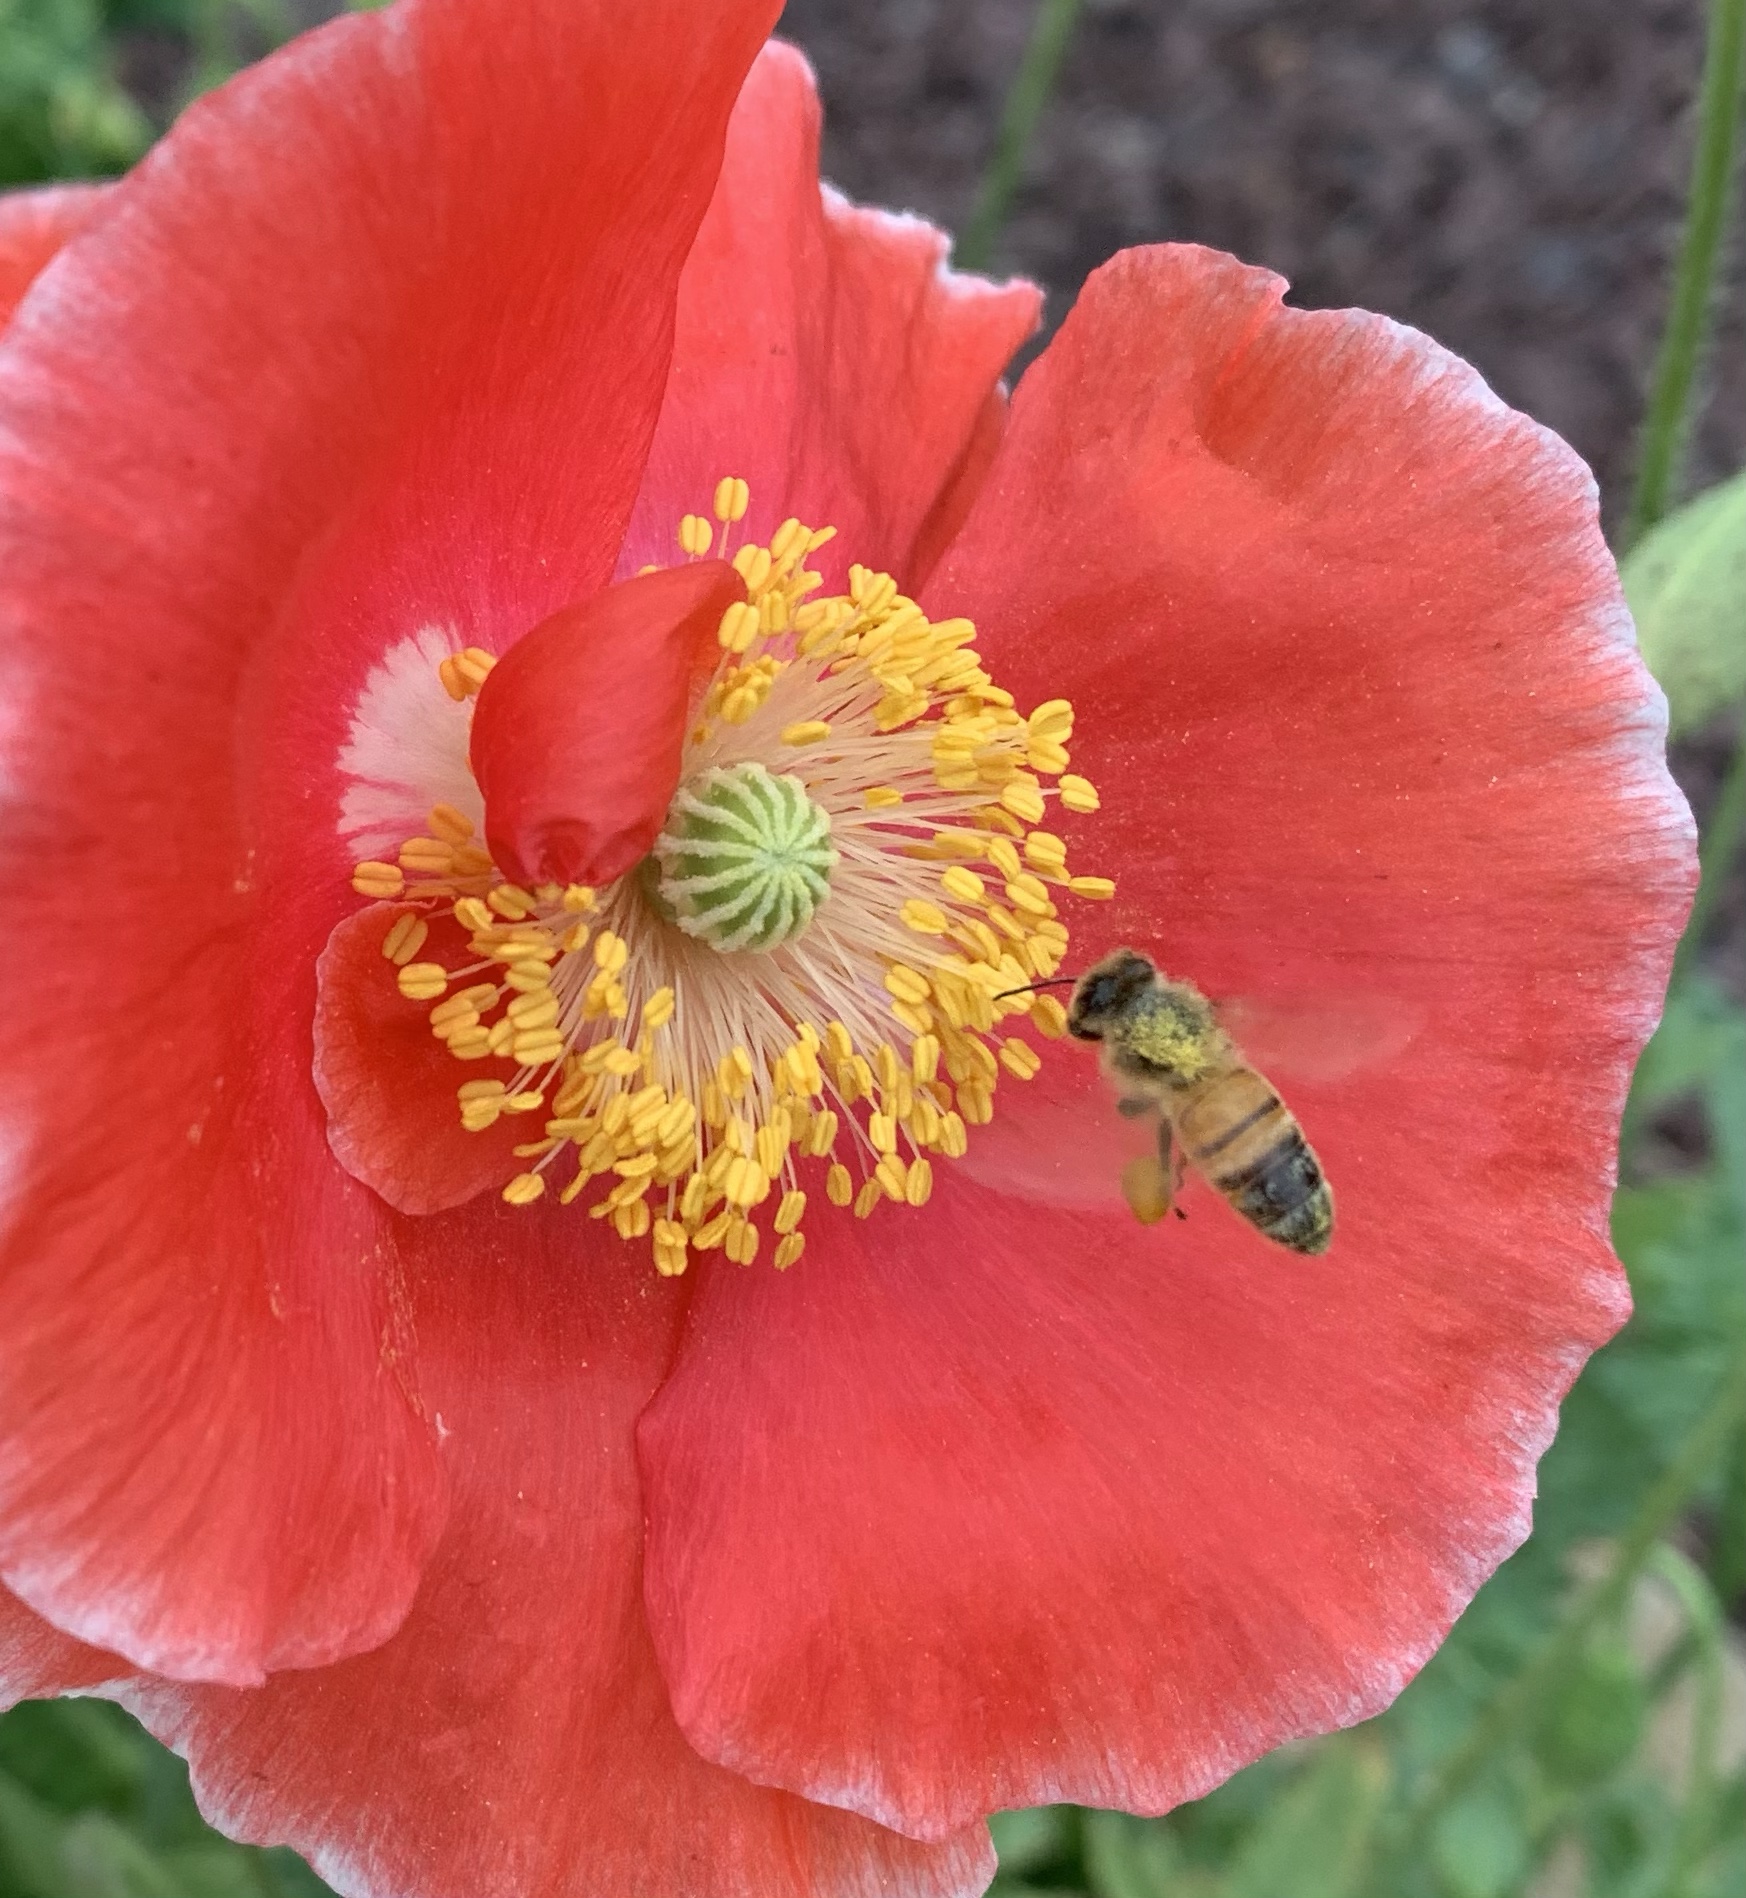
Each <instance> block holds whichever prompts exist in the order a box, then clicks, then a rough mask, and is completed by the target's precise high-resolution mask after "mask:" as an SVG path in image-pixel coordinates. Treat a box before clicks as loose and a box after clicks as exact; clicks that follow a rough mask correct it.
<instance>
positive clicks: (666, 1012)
mask: <svg viewBox="0 0 1746 1898" xmlns="http://www.w3.org/2000/svg"><path fill="white" fill-rule="evenodd" d="M677 1006H678V998H677V997H676V996H675V995H674V993H673V991H672V990H671V989H669V988H659V989H656V991H655V992H654V994H653V995H651V996H650V997H649V999H648V1000H647V1001H646V1002H644V1004H643V1026H644V1027H645V1028H665V1027H666V1026H667V1024H668V1022H670V1021H671V1020H672V1019H673V1010H674V1009H675V1008H676V1007H677Z"/></svg>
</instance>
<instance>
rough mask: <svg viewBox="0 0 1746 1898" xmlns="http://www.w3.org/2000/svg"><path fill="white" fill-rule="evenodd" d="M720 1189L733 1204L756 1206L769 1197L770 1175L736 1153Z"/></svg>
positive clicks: (755, 1163) (742, 1155)
mask: <svg viewBox="0 0 1746 1898" xmlns="http://www.w3.org/2000/svg"><path fill="white" fill-rule="evenodd" d="M722 1191H723V1192H724V1193H726V1195H727V1197H728V1202H729V1204H730V1205H734V1206H757V1205H761V1204H762V1203H763V1201H765V1200H766V1199H768V1198H769V1197H770V1176H769V1174H768V1173H766V1172H765V1171H764V1169H763V1168H762V1167H761V1166H760V1165H759V1164H758V1163H757V1161H756V1160H749V1159H747V1158H746V1156H745V1155H744V1154H741V1153H736V1154H735V1155H734V1157H733V1159H732V1161H731V1162H730V1163H729V1165H728V1170H727V1177H726V1178H725V1179H724V1180H723V1181H722Z"/></svg>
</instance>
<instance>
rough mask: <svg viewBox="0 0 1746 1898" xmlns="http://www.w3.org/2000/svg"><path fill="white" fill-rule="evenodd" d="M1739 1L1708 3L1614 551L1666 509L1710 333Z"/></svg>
mask: <svg viewBox="0 0 1746 1898" xmlns="http://www.w3.org/2000/svg"><path fill="white" fill-rule="evenodd" d="M1743 52H1746V0H1710V18H1709V27H1708V30H1707V35H1706V41H1705V47H1704V76H1703V92H1702V95H1701V98H1700V101H1699V105H1698V130H1697V148H1696V150H1695V151H1694V152H1693V154H1692V165H1691V189H1690V192H1689V194H1688V196H1687V199H1686V212H1685V231H1684V233H1683V235H1682V237H1681V239H1680V246H1679V262H1678V264H1677V265H1676V267H1675V270H1674V277H1673V298H1672V303H1671V305H1670V307H1669V309H1668V313H1667V328H1666V330H1665V332H1664V333H1663V335H1662V338H1661V348H1660V350H1659V351H1658V353H1657V355H1656V358H1655V373H1654V377H1653V380H1652V381H1651V384H1650V392H1649V407H1648V412H1647V414H1646V415H1645V417H1644V422H1643V439H1642V447H1641V451H1640V459H1639V461H1638V464H1637V485H1636V490H1635V492H1634V493H1633V494H1632V496H1631V509H1630V513H1629V514H1628V515H1627V516H1626V517H1625V527H1624V532H1623V533H1622V534H1621V536H1620V540H1619V548H1620V551H1621V552H1624V551H1626V550H1628V549H1629V548H1630V547H1631V546H1632V545H1633V544H1634V543H1635V542H1636V541H1637V540H1638V539H1639V537H1640V536H1641V535H1643V534H1644V533H1645V532H1647V530H1648V529H1649V528H1651V527H1653V526H1654V525H1655V523H1656V522H1657V521H1658V520H1660V518H1661V517H1662V515H1663V514H1665V513H1666V512H1667V508H1668V502H1669V500H1670V498H1671V495H1672V491H1673V487H1674V482H1675V479H1676V477H1677V475H1678V470H1679V459H1680V454H1681V451H1682V450H1683V448H1684V446H1685V436H1686V430H1687V427H1688V425H1689V421H1690V407H1691V394H1692V384H1693V382H1694V380H1695V379H1696V376H1697V367H1698V363H1699V361H1700V360H1701V359H1702V356H1703V350H1704V342H1705V338H1706V337H1707V335H1708V332H1709V325H1710V311H1711V295H1710V292H1711V287H1712V285H1713V284H1714V282H1715V275H1716V259H1717V256H1718V254H1719V252H1720V250H1721V243H1722V231H1723V227H1724V226H1725V224H1726V223H1727V217H1728V200H1729V196H1730V186H1731V184H1732V182H1733V175H1734V146H1735V140H1736V137H1737V135H1738V132H1739V127H1740V93H1741V83H1742V78H1743V76H1746V68H1743V67H1742V54H1743Z"/></svg>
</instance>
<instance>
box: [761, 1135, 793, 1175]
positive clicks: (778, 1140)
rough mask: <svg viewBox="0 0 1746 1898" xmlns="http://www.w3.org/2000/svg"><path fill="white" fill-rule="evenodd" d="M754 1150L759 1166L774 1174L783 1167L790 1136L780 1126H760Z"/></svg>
mask: <svg viewBox="0 0 1746 1898" xmlns="http://www.w3.org/2000/svg"><path fill="white" fill-rule="evenodd" d="M752 1151H753V1153H755V1154H756V1155H757V1157H758V1164H759V1166H761V1167H762V1168H763V1169H764V1171H765V1172H766V1173H771V1174H773V1173H775V1172H776V1171H777V1170H778V1169H779V1168H780V1167H781V1165H782V1160H783V1156H784V1155H785V1154H786V1153H787V1151H788V1137H787V1135H786V1134H785V1133H784V1132H783V1131H782V1130H781V1129H780V1128H777V1127H760V1128H759V1129H758V1132H757V1137H756V1138H755V1139H754V1140H753V1142H752Z"/></svg>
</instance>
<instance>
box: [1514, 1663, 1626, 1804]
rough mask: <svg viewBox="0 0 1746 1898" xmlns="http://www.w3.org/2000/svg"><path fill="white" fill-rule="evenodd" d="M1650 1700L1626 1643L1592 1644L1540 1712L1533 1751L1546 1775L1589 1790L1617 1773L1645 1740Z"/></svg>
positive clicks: (1559, 1683)
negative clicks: (1638, 1744) (1588, 1787)
mask: <svg viewBox="0 0 1746 1898" xmlns="http://www.w3.org/2000/svg"><path fill="white" fill-rule="evenodd" d="M1647 1713H1648V1702H1647V1698H1646V1696H1645V1693H1644V1688H1643V1677H1642V1674H1641V1672H1640V1670H1639V1669H1638V1666H1637V1663H1636V1661H1635V1659H1634V1658H1633V1657H1632V1655H1631V1652H1630V1650H1629V1648H1627V1647H1626V1645H1625V1643H1624V1641H1623V1640H1622V1639H1620V1638H1619V1637H1618V1636H1616V1635H1607V1636H1603V1637H1602V1638H1600V1639H1598V1640H1596V1641H1592V1642H1590V1644H1589V1645H1588V1647H1587V1648H1586V1649H1585V1650H1584V1651H1583V1652H1582V1654H1581V1655H1580V1656H1579V1657H1578V1659H1577V1664H1576V1665H1575V1666H1574V1667H1572V1668H1571V1670H1570V1672H1569V1673H1568V1674H1566V1675H1565V1677H1564V1678H1563V1680H1561V1681H1559V1682H1558V1683H1557V1684H1556V1687H1555V1689H1554V1691H1553V1692H1552V1693H1551V1694H1550V1695H1549V1696H1548V1698H1547V1701H1546V1704H1545V1706H1544V1707H1542V1708H1541V1710H1540V1715H1539V1719H1538V1721H1537V1722H1536V1726H1535V1731H1534V1736H1533V1739H1534V1750H1535V1753H1536V1754H1537V1756H1538V1757H1539V1760H1540V1763H1541V1764H1542V1765H1543V1766H1544V1767H1545V1769H1546V1771H1547V1773H1548V1774H1549V1775H1550V1776H1551V1777H1552V1778H1553V1779H1555V1780H1558V1781H1560V1782H1562V1783H1564V1784H1566V1785H1575V1786H1585V1785H1589V1784H1592V1783H1593V1782H1594V1781H1596V1780H1600V1779H1604V1778H1606V1776H1607V1775H1608V1774H1609V1773H1613V1772H1616V1771H1617V1770H1618V1769H1619V1768H1620V1767H1621V1766H1623V1765H1624V1764H1625V1762H1626V1761H1627V1760H1628V1759H1629V1758H1630V1757H1631V1755H1632V1754H1633V1753H1634V1752H1635V1751H1636V1748H1637V1743H1638V1741H1639V1740H1640V1739H1641V1738H1642V1737H1643V1722H1644V1719H1645V1717H1646V1715H1647Z"/></svg>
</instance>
